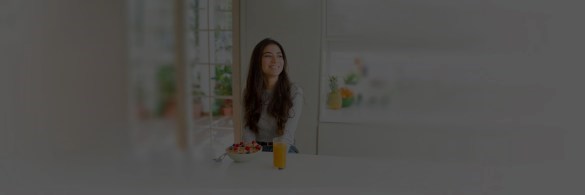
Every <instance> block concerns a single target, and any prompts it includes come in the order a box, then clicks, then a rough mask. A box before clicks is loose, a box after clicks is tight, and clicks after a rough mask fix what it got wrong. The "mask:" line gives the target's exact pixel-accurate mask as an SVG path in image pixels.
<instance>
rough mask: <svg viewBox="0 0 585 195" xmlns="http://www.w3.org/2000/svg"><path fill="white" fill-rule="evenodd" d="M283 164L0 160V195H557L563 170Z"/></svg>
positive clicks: (310, 160) (312, 158)
mask: <svg viewBox="0 0 585 195" xmlns="http://www.w3.org/2000/svg"><path fill="white" fill-rule="evenodd" d="M287 160H288V161H287V167H286V169H284V170H277V169H275V168H273V167H272V153H263V154H261V155H259V156H258V158H256V159H254V160H253V161H250V162H244V163H235V162H233V161H232V160H231V159H229V158H228V157H226V159H225V160H224V161H223V162H220V163H216V162H214V161H212V160H210V159H193V158H183V159H179V160H177V159H174V160H171V159H159V158H156V159H154V160H153V161H146V162H145V161H144V159H139V160H136V159H124V160H121V159H104V158H87V157H86V158H70V159H60V160H55V161H44V162H37V161H31V160H7V159H3V160H2V161H1V164H0V165H1V169H0V194H39V193H41V194H169V193H185V194H224V193H226V194H232V193H236V194H267V193H274V192H278V193H280V194H323V193H327V194H331V193H335V194H520V193H526V192H531V193H533V194H534V193H536V194H538V192H543V194H544V193H545V192H546V193H552V192H556V193H557V194H563V193H562V191H559V189H560V190H563V189H562V188H560V187H561V186H555V185H560V183H556V184H555V183H551V181H555V180H557V179H555V178H553V177H557V178H559V179H562V177H564V176H565V175H564V174H567V171H568V170H563V169H562V168H561V167H559V169H557V170H550V169H546V170H543V168H546V167H549V166H547V165H532V166H520V167H514V166H503V167H502V166H487V165H473V164H456V163H436V162H435V163H431V162H404V161H390V160H367V159H360V158H350V157H333V156H316V155H302V154H295V155H289V156H288V157H287ZM148 162H152V163H148ZM545 185H547V186H545ZM546 189H555V190H554V191H553V190H548V191H547V190H546ZM565 190H567V189H565Z"/></svg>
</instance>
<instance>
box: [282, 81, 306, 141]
mask: <svg viewBox="0 0 585 195" xmlns="http://www.w3.org/2000/svg"><path fill="white" fill-rule="evenodd" d="M291 91H292V94H293V95H292V100H293V107H292V108H291V110H290V112H289V117H290V118H289V119H288V121H287V122H286V125H285V126H284V135H283V136H282V137H283V138H284V139H285V140H286V142H287V143H288V144H291V145H293V144H294V142H295V132H296V130H297V126H298V123H299V118H301V112H302V110H303V90H302V89H301V88H300V87H298V86H296V85H293V87H292V88H291Z"/></svg>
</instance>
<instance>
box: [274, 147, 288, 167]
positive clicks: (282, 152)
mask: <svg viewBox="0 0 585 195" xmlns="http://www.w3.org/2000/svg"><path fill="white" fill-rule="evenodd" d="M286 149H287V145H286V143H274V146H273V152H272V153H273V155H274V166H275V167H276V168H278V169H284V167H285V166H286V152H287V151H286Z"/></svg>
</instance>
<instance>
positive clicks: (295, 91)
mask: <svg viewBox="0 0 585 195" xmlns="http://www.w3.org/2000/svg"><path fill="white" fill-rule="evenodd" d="M290 94H291V95H292V96H294V95H296V94H299V95H302V94H303V88H301V86H299V85H298V84H296V83H291V84H290Z"/></svg>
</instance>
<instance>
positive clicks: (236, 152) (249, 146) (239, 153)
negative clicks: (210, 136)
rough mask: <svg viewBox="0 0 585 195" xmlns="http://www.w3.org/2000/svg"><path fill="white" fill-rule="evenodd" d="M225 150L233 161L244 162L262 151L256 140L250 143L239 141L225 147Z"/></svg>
mask: <svg viewBox="0 0 585 195" xmlns="http://www.w3.org/2000/svg"><path fill="white" fill-rule="evenodd" d="M225 152H226V153H227V155H228V156H229V157H230V158H231V159H232V160H234V161H235V162H246V161H249V160H251V159H253V158H254V157H255V156H257V154H259V153H260V152H262V146H261V145H259V144H258V143H256V141H252V142H251V143H244V142H240V143H238V144H232V145H231V146H229V147H227V148H226V149H225Z"/></svg>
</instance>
